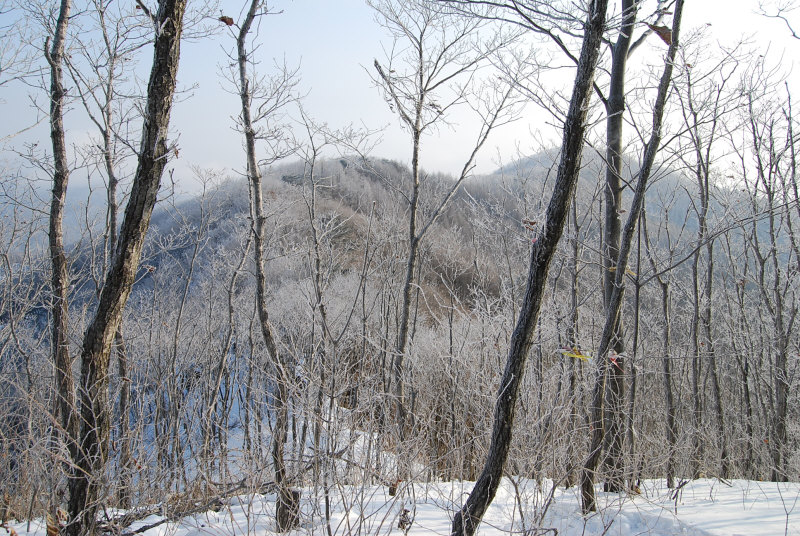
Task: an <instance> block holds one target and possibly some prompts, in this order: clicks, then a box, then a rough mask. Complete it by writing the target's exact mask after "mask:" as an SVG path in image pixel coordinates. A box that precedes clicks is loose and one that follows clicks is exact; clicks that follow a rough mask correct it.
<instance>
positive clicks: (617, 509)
mask: <svg viewBox="0 0 800 536" xmlns="http://www.w3.org/2000/svg"><path fill="white" fill-rule="evenodd" d="M682 483H683V482H682ZM470 488H471V483H466V482H450V483H434V484H416V485H414V486H413V487H412V486H405V487H403V486H402V485H401V487H400V488H399V490H398V493H397V495H395V496H390V495H389V494H388V489H387V488H386V487H384V486H373V487H363V488H352V487H334V488H332V489H331V490H330V501H331V506H330V508H331V515H330V531H331V532H330V533H331V534H365V535H366V534H403V533H404V530H402V529H400V528H399V527H398V524H399V523H400V518H401V516H402V515H403V511H404V510H407V512H406V513H405V516H406V517H407V519H408V520H409V521H410V522H411V525H410V528H409V529H408V530H407V533H408V534H420V535H421V534H443V535H446V534H449V529H450V524H451V521H452V517H453V514H454V513H455V511H456V510H457V506H458V505H460V504H461V502H462V500H464V499H465V498H466V494H467V493H468V492H469V490H470ZM537 489H538V488H537V486H536V483H535V482H534V481H530V480H524V479H515V480H514V481H512V480H510V479H505V480H504V481H503V485H502V486H501V488H500V490H499V491H498V494H497V497H496V498H495V500H494V502H493V503H492V505H491V507H490V508H489V511H488V512H487V514H486V516H485V517H484V521H483V523H482V524H481V528H480V530H479V534H482V535H485V536H490V535H491V536H494V535H501V534H523V535H530V536H533V535H542V536H544V535H558V536H579V535H582V536H599V535H620V536H622V535H625V536H634V535H649V536H668V535H698V536H700V535H720V536H722V535H725V536H735V535H742V536H744V535H747V536H755V535H765V536H766V535H769V536H776V535H787V536H791V535H800V483H796V482H790V483H774V482H758V481H750V480H732V481H724V480H718V479H700V480H695V481H689V482H685V483H683V486H682V487H680V489H679V490H677V491H676V490H675V489H669V488H667V487H666V484H665V481H663V480H647V481H644V482H643V483H642V486H641V491H642V493H641V494H640V495H635V496H631V495H619V494H609V493H602V492H601V488H598V504H599V505H600V508H599V510H598V512H597V513H594V514H591V515H589V516H585V517H584V516H582V515H581V513H580V501H579V496H578V488H575V487H573V488H570V489H564V488H563V487H557V488H556V490H555V492H554V493H553V494H552V499H551V500H549V501H548V498H549V497H550V493H551V491H552V483H550V482H547V481H546V482H544V485H543V487H542V490H543V493H539V492H538V491H537ZM302 491H303V499H302V505H301V514H300V516H301V519H300V528H299V529H297V530H295V531H293V532H291V533H290V534H293V535H303V534H320V535H323V534H327V533H328V526H327V523H326V521H325V514H324V512H325V498H324V494H323V492H322V490H320V489H316V490H315V489H305V490H302ZM520 505H521V506H520ZM274 508H275V496H274V495H261V494H245V495H240V496H237V497H234V498H232V499H229V500H227V501H225V503H224V505H223V507H222V508H221V509H220V510H219V511H211V510H210V511H208V512H204V513H201V514H197V515H194V516H191V517H187V518H183V519H181V520H178V521H174V522H168V523H163V524H161V525H159V526H157V527H154V528H152V529H149V530H146V531H144V532H142V533H141V534H144V535H145V536H167V535H169V536H205V535H217V536H229V535H230V536H233V535H252V536H266V535H270V534H273V533H274V531H275V517H274ZM161 519H162V518H160V517H159V516H157V515H153V516H150V517H148V518H147V519H144V520H142V521H140V522H137V523H135V524H134V525H132V526H131V527H129V528H128V529H127V530H126V532H127V533H132V532H134V531H136V530H137V529H140V528H142V527H144V526H146V525H151V524H154V523H157V522H158V521H160V520H161ZM10 527H11V528H13V529H14V530H16V532H17V533H18V534H19V535H20V536H23V535H26V534H29V535H36V536H40V535H41V536H45V534H46V526H45V523H44V520H39V521H35V522H32V523H31V524H30V531H28V530H27V529H28V524H27V523H21V524H16V525H11V526H10Z"/></svg>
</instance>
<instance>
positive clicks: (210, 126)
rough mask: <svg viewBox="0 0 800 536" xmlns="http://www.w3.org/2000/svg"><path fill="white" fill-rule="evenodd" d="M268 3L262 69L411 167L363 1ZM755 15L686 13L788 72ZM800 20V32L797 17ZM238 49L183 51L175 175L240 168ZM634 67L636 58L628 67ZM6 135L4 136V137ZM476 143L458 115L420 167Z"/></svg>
mask: <svg viewBox="0 0 800 536" xmlns="http://www.w3.org/2000/svg"><path fill="white" fill-rule="evenodd" d="M221 4H222V9H221V11H222V12H223V13H224V14H225V15H228V16H231V17H233V18H234V19H235V20H237V21H238V20H240V19H241V9H242V5H243V2H237V1H231V0H225V1H223V2H222V3H221ZM271 4H272V5H274V6H275V7H276V8H278V9H281V10H282V11H283V12H282V13H281V14H278V15H274V16H270V17H267V18H266V19H265V20H263V22H262V24H261V28H260V35H259V43H260V47H261V48H260V49H259V52H258V58H259V61H260V62H261V63H260V65H259V68H260V69H261V70H262V71H267V70H268V69H270V68H271V66H272V63H273V59H277V60H278V61H280V62H283V61H284V59H285V61H286V63H287V64H288V65H290V66H299V68H300V71H299V72H300V76H301V78H302V81H301V84H300V89H301V92H302V93H303V94H305V95H306V96H305V99H304V107H305V108H306V110H307V111H308V113H309V114H310V115H311V116H312V117H313V118H315V120H317V121H320V122H327V123H328V124H329V125H331V126H332V127H343V126H345V125H347V124H350V123H352V124H355V125H362V124H363V125H364V126H366V127H368V128H370V129H378V128H383V127H385V130H384V131H383V133H382V135H381V139H382V140H383V141H382V142H381V143H380V144H379V145H378V146H377V147H376V148H375V151H374V154H376V155H379V156H385V157H390V158H394V159H398V160H400V161H403V162H408V161H409V159H410V144H409V141H408V137H407V135H406V134H405V133H404V132H403V131H402V129H401V128H400V123H399V121H398V120H397V118H396V117H394V116H393V115H392V114H391V113H390V112H389V110H388V108H387V106H386V103H385V102H384V100H383V98H382V96H381V94H380V92H379V91H378V89H377V88H375V87H374V86H373V84H372V81H371V80H370V77H369V73H368V69H372V63H373V60H374V59H376V58H378V59H382V58H384V52H383V49H382V46H390V44H391V40H390V37H389V36H388V34H387V32H386V31H385V30H384V29H383V28H382V27H381V26H380V25H379V24H378V23H377V22H376V20H375V17H374V12H373V10H372V9H371V8H370V7H369V6H368V5H366V3H365V2H364V1H363V0H294V1H291V0H286V1H280V2H272V3H271ZM757 8H758V2H757V0H729V1H724V0H714V1H708V0H703V1H695V0H690V1H688V2H687V5H686V8H685V18H684V30H685V31H689V30H691V29H692V28H699V27H707V30H708V32H709V33H710V35H711V36H712V37H713V38H714V39H717V40H719V41H720V42H722V43H725V44H732V43H734V42H735V41H736V40H737V39H738V38H739V37H740V36H742V35H750V36H752V40H753V43H754V47H756V48H757V49H761V50H763V49H766V47H768V46H769V47H770V55H774V57H775V61H776V62H777V61H778V58H780V57H781V54H783V61H784V62H785V63H786V65H787V70H788V68H789V66H790V62H791V61H793V59H792V58H793V57H794V56H795V55H796V54H797V52H798V51H800V41H797V40H793V39H792V38H791V36H790V32H789V30H788V28H786V26H785V25H784V23H783V22H780V21H775V20H767V19H765V18H763V17H760V16H759V15H757V14H756V10H757ZM797 20H798V26H800V10H799V11H798V14H797ZM708 24H710V26H707V25H708ZM6 38H8V36H5V37H4V39H6ZM651 41H653V43H651V44H650V47H651V54H659V53H662V54H663V52H665V50H666V46H663V44H661V45H659V43H658V42H657V38H655V37H652V38H651ZM233 43H234V41H233V38H232V36H231V35H230V34H228V33H227V32H222V33H219V34H217V35H214V36H211V37H209V38H206V39H203V40H200V41H197V42H187V43H184V45H183V50H182V57H181V65H180V71H179V82H180V84H181V86H182V87H183V88H184V89H187V90H188V91H187V92H186V94H184V95H183V96H182V97H181V99H180V102H178V103H177V104H176V105H175V108H174V113H173V119H172V131H173V132H175V133H179V135H180V138H179V145H180V150H181V151H180V162H176V165H177V169H178V170H179V172H180V173H179V174H185V173H188V172H187V169H188V166H189V164H196V165H199V166H201V167H212V168H217V169H220V168H222V169H226V170H229V171H230V173H231V174H234V173H235V172H236V171H237V170H241V167H242V162H243V161H244V157H243V152H242V143H241V136H240V135H239V134H238V133H236V132H235V131H234V130H233V129H232V125H233V120H232V116H235V115H236V114H237V110H238V107H239V103H238V98H237V97H236V96H235V95H232V94H231V93H229V92H228V91H226V90H225V88H224V87H223V86H225V82H224V81H223V79H222V78H221V76H220V69H221V67H223V66H224V65H225V64H227V63H228V60H227V58H226V56H225V53H224V50H225V49H230V47H231V46H232V45H233ZM659 46H661V49H660V51H659V49H658V47H659ZM652 51H655V52H652ZM635 61H636V58H634V60H632V63H633V62H635ZM142 63H143V64H144V63H146V62H145V61H142ZM570 76H571V75H570ZM30 91H31V90H30V89H28V88H22V87H19V86H4V87H0V101H1V102H0V116H2V117H4V118H5V121H6V124H7V128H10V127H14V126H16V125H23V124H25V123H26V121H30V118H31V117H33V113H32V111H31V108H30V106H29V104H28V102H29V101H28V98H27V97H26V93H28V92H30ZM71 113H73V114H77V113H78V111H77V110H75V111H73V112H71ZM543 121H544V118H543V116H542V115H541V114H539V113H537V112H535V111H534V110H529V111H528V112H526V113H525V114H523V115H521V116H520V120H519V121H517V122H515V123H514V124H512V125H509V126H506V127H504V128H503V129H502V130H501V131H498V132H496V133H495V134H494V135H493V136H492V138H490V140H489V142H488V143H487V145H486V146H485V149H484V150H483V152H482V154H481V155H480V158H479V161H478V167H477V170H478V171H479V172H488V171H490V170H492V169H495V168H496V167H497V165H498V162H499V159H502V160H504V161H506V160H507V159H509V158H512V157H513V156H514V154H516V152H517V148H518V150H519V151H521V152H522V153H525V152H531V151H533V150H535V143H534V142H533V141H532V140H533V138H534V137H533V136H532V134H531V133H532V132H534V131H537V130H539V129H540V128H541V125H542V123H543ZM5 134H6V133H5V132H3V133H0V137H2V135H5ZM70 134H74V133H70ZM47 135H48V132H47V129H46V128H44V127H42V128H39V129H37V130H34V131H33V132H32V133H29V134H28V135H27V138H28V139H29V138H31V137H32V136H33V137H35V136H39V137H40V139H46V137H47ZM474 136H475V130H474V125H471V124H470V122H469V121H468V119H467V118H466V116H460V115H456V116H455V117H454V125H453V127H452V128H443V129H441V130H439V131H438V132H436V133H435V134H434V135H432V136H430V137H429V139H427V140H426V142H425V145H424V148H423V165H424V166H425V167H426V168H427V169H429V170H432V171H444V172H448V173H455V172H456V171H457V170H458V169H460V166H461V165H462V164H463V161H464V157H465V156H466V154H465V152H466V150H467V148H468V147H469V145H470V143H471V142H472V140H473V139H474ZM76 137H77V138H79V136H78V135H76ZM544 138H545V140H547V141H554V140H556V139H557V136H556V137H554V134H553V132H549V133H547V132H545V135H544ZM22 139H25V138H24V137H21V138H18V139H16V140H12V141H11V142H6V146H8V144H9V143H10V144H14V143H16V144H19V143H20V142H21V140H22ZM6 158H8V156H7V155H6Z"/></svg>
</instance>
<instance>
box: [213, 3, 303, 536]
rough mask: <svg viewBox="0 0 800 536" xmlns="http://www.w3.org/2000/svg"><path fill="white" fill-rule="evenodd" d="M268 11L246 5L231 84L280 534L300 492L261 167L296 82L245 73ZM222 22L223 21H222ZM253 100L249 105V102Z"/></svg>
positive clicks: (273, 155) (278, 149)
mask: <svg viewBox="0 0 800 536" xmlns="http://www.w3.org/2000/svg"><path fill="white" fill-rule="evenodd" d="M269 13H270V10H269V7H268V6H267V4H266V2H265V1H263V0H252V1H251V2H250V4H249V7H248V9H247V12H246V14H245V15H244V19H243V20H242V22H241V25H240V26H238V27H237V28H238V33H237V35H236V62H237V66H238V77H237V78H236V79H235V84H236V87H237V89H238V93H239V97H240V99H241V104H242V108H241V114H240V116H239V124H240V128H241V130H242V132H243V134H244V138H245V150H246V154H247V166H246V174H247V180H248V183H249V185H250V210H251V213H250V217H251V219H252V225H253V229H252V232H253V255H254V259H255V266H256V307H257V311H258V320H259V326H260V329H261V336H262V337H263V339H264V344H265V345H266V348H267V353H268V354H269V357H270V359H271V361H272V366H273V367H274V369H275V371H276V374H277V382H276V383H277V385H276V392H275V426H274V428H273V437H272V464H273V467H274V471H275V483H276V484H277V487H278V503H277V510H276V519H277V524H278V530H279V531H281V532H285V531H288V530H291V529H292V528H294V526H295V525H296V524H297V521H298V520H297V508H298V506H299V492H297V491H295V490H292V489H290V487H289V482H288V477H287V473H286V461H285V460H284V444H285V443H286V437H287V430H288V426H289V386H290V382H291V379H292V377H293V376H292V373H291V364H290V363H289V361H288V359H287V355H286V353H284V352H281V351H280V349H279V347H278V340H277V338H276V335H275V330H274V328H273V325H272V323H271V322H270V318H269V312H268V308H267V278H266V272H265V268H264V252H265V238H266V228H265V225H266V216H265V213H264V194H263V191H262V185H261V182H262V177H261V166H262V165H264V164H266V163H270V162H274V161H275V160H277V159H278V158H280V157H281V156H283V155H284V154H285V153H284V152H283V151H285V150H286V149H285V147H284V146H283V145H282V142H283V138H282V136H283V134H282V132H281V129H280V126H279V125H278V122H277V121H276V118H277V114H278V112H279V111H280V109H281V108H282V107H284V106H285V105H286V104H288V103H289V102H291V101H292V100H293V99H294V94H293V89H294V86H295V84H296V81H295V77H294V73H291V72H289V71H287V70H285V69H284V70H283V71H282V72H281V73H279V75H278V76H276V77H274V78H272V79H270V80H267V81H264V80H261V79H257V78H255V75H254V74H253V73H251V72H248V69H250V68H252V66H253V64H254V60H253V47H252V45H250V46H248V39H250V37H251V36H250V32H251V29H252V28H253V23H254V22H255V21H256V20H257V19H259V18H260V17H262V16H264V15H268V14H269ZM223 22H224V21H223ZM254 102H255V103H257V104H256V107H255V109H253V104H254ZM257 141H263V142H266V143H267V144H268V145H269V148H270V154H269V155H268V156H267V158H266V160H265V161H262V162H259V160H258V159H257V156H256V142H257Z"/></svg>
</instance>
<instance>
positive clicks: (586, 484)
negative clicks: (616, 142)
mask: <svg viewBox="0 0 800 536" xmlns="http://www.w3.org/2000/svg"><path fill="white" fill-rule="evenodd" d="M682 13H683V0H677V2H676V4H675V14H674V17H673V23H672V44H671V45H670V47H669V51H668V53H667V58H666V64H665V66H664V71H663V73H662V75H661V81H660V83H659V86H658V96H657V97H656V102H655V106H654V108H653V127H652V133H651V135H650V139H649V141H648V142H647V146H646V149H645V154H644V158H643V161H642V167H641V169H640V170H639V179H638V181H637V184H636V189H635V191H634V196H633V201H632V202H631V209H630V213H629V215H628V220H627V222H626V223H625V228H624V230H623V234H622V240H621V242H620V251H619V256H618V257H617V262H616V270H615V272H614V276H615V279H614V292H613V293H612V295H611V300H610V301H609V308H608V310H607V316H606V319H605V326H604V328H603V335H602V337H601V339H600V346H599V348H598V351H597V355H596V357H595V359H596V361H597V372H596V379H595V385H594V393H593V396H592V408H591V420H590V429H591V434H592V438H591V444H590V448H589V456H588V458H587V460H586V464H585V465H584V469H583V473H582V475H581V496H582V508H583V512H584V513H585V514H586V513H588V512H591V511H594V510H595V509H596V505H595V496H594V476H595V475H594V473H595V471H596V470H597V465H598V463H599V461H600V453H601V451H602V449H603V447H604V444H605V442H606V441H607V439H606V436H605V427H604V415H603V414H604V411H605V407H604V406H605V391H606V381H605V379H606V378H607V377H608V374H609V372H608V369H610V368H613V367H614V366H616V364H615V363H613V362H612V361H611V360H610V359H609V352H610V350H611V349H612V345H613V340H614V334H615V332H616V327H617V325H618V320H619V319H618V317H619V315H620V311H621V309H622V297H623V294H624V291H625V285H624V280H625V270H626V268H627V266H628V256H629V255H630V250H631V243H632V240H633V233H634V230H635V228H636V224H637V222H638V220H639V215H640V213H641V211H642V207H643V205H644V194H645V191H646V188H647V183H648V180H649V178H650V172H651V170H652V166H653V162H654V161H655V157H656V152H657V151H658V149H659V144H660V143H661V124H662V117H663V114H664V108H665V106H666V101H667V95H668V93H669V87H670V83H671V80H672V68H673V61H674V59H675V54H676V52H677V48H678V34H679V30H680V21H681V15H682ZM611 439H612V440H613V438H611Z"/></svg>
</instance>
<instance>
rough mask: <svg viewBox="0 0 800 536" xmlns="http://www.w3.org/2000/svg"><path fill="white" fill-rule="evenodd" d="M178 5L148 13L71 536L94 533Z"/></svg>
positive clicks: (162, 162)
mask: <svg viewBox="0 0 800 536" xmlns="http://www.w3.org/2000/svg"><path fill="white" fill-rule="evenodd" d="M185 9H186V3H185V0H164V1H163V2H162V3H161V4H160V5H159V10H158V12H157V13H156V14H155V15H154V24H155V25H156V26H157V31H156V39H155V51H154V56H153V66H152V69H151V72H150V82H149V84H148V90H147V102H146V106H145V120H144V127H143V132H142V142H141V148H140V152H139V160H138V166H137V169H136V174H135V176H134V181H133V186H132V188H131V193H130V200H129V201H128V205H127V207H126V209H125V217H124V220H123V223H122V228H121V229H120V233H119V240H118V245H117V251H116V254H115V256H114V258H113V260H112V264H111V268H110V270H109V272H108V274H107V276H106V280H105V284H104V285H103V289H102V291H101V293H100V301H99V303H98V306H97V311H96V312H95V315H94V317H93V319H92V321H91V323H90V324H89V326H88V328H87V329H86V333H85V335H84V338H83V345H82V351H81V384H80V387H81V388H80V418H81V429H80V448H79V450H78V452H77V456H76V459H75V467H74V469H73V472H72V475H71V480H70V502H69V514H70V518H71V524H70V526H69V528H68V532H69V534H71V535H74V536H78V535H79V534H95V532H96V512H97V508H98V506H99V504H98V499H99V491H100V485H101V482H102V476H103V471H104V468H105V462H106V458H107V455H108V436H109V427H110V422H109V421H110V418H109V405H108V363H109V357H110V353H111V349H112V347H113V343H114V337H115V334H116V332H117V330H118V329H119V326H120V323H121V321H122V310H123V308H124V306H125V302H126V301H127V299H128V296H129V295H130V291H131V288H132V286H133V281H134V277H135V275H136V271H137V269H138V266H139V260H140V258H141V253H142V246H143V244H144V237H145V234H146V232H147V229H148V227H149V225H150V216H151V215H152V211H153V207H154V205H155V202H156V198H157V195H158V190H159V187H160V184H161V175H162V173H163V171H164V167H165V166H166V163H167V159H168V156H169V153H168V151H169V147H168V146H167V134H168V126H169V117H170V112H171V109H172V97H173V94H174V91H175V80H176V76H177V71H178V61H179V57H180V38H181V31H182V29H183V14H184V11H185Z"/></svg>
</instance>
